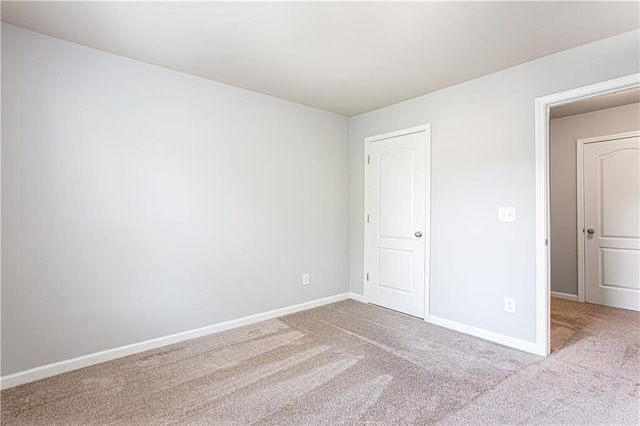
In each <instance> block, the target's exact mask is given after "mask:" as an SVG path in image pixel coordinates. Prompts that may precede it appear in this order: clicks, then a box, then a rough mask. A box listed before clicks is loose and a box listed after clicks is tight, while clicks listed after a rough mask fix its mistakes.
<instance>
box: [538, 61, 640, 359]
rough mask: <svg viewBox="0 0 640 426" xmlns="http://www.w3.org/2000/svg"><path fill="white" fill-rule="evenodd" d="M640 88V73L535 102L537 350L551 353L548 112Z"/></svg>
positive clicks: (557, 94)
mask: <svg viewBox="0 0 640 426" xmlns="http://www.w3.org/2000/svg"><path fill="white" fill-rule="evenodd" d="M635 87H640V73H636V74H631V75H628V76H625V77H620V78H616V79H613V80H608V81H603V82H601V83H596V84H592V85H589V86H584V87H579V88H576V89H572V90H567V91H564V92H560V93H554V94H551V95H547V96H543V97H540V98H536V99H535V181H536V231H535V232H536V284H535V286H536V289H535V290H536V292H535V293H536V351H535V353H537V354H538V355H542V356H547V355H549V353H550V352H551V346H550V345H551V339H550V334H551V329H550V327H551V320H550V313H551V312H550V297H551V268H550V267H549V265H550V264H551V259H550V250H549V247H550V246H549V245H547V242H549V244H551V241H550V235H549V109H550V108H551V107H556V106H560V105H564V104H567V103H570V102H575V101H578V100H582V99H588V98H592V97H594V96H600V95H605V94H607V93H613V92H618V91H621V90H627V89H632V88H635Z"/></svg>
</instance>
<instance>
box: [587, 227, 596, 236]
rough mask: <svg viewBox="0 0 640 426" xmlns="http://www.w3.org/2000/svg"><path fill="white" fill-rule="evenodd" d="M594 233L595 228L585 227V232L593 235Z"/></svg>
mask: <svg viewBox="0 0 640 426" xmlns="http://www.w3.org/2000/svg"><path fill="white" fill-rule="evenodd" d="M595 233H596V230H595V229H593V228H589V229H587V234H589V235H593V234H595Z"/></svg>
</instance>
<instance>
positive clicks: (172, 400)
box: [1, 300, 640, 425]
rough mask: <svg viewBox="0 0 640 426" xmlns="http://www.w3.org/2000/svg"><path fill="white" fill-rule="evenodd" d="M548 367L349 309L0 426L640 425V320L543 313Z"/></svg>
mask: <svg viewBox="0 0 640 426" xmlns="http://www.w3.org/2000/svg"><path fill="white" fill-rule="evenodd" d="M552 312H553V315H552V347H553V350H554V352H553V353H552V355H551V356H549V357H547V358H542V357H537V356H533V355H530V354H526V353H523V352H520V351H517V350H513V349H509V348H505V347H503V346H500V345H497V344H493V343H490V342H487V341H484V340H481V339H477V338H474V337H470V336H467V335H464V334H460V333H456V332H453V331H450V330H446V329H443V328H440V327H436V326H433V325H431V324H427V323H425V322H424V321H422V320H419V319H416V318H412V317H408V316H405V315H402V314H399V313H396V312H393V311H389V310H386V309H383V308H379V307H375V306H372V305H365V304H362V303H358V302H355V301H352V300H347V301H343V302H339V303H335V304H332V305H328V306H324V307H320V308H316V309H311V310H308V311H305V312H300V313H296V314H293V315H289V316H285V317H282V318H279V319H275V320H270V321H265V322H262V323H259V324H255V325H251V326H247V327H242V328H239V329H235V330H230V331H227V332H224V333H219V334H215V335H212V336H207V337H204V338H200V339H196V340H191V341H188V342H183V343H179V344H175V345H172V346H167V347H164V348H161V349H157V350H153V351H149V352H145V353H141V354H137V355H132V356H129V357H126V358H121V359H118V360H115V361H110V362H107V363H103V364H100V365H96V366H92V367H88V368H84V369H82V370H77V371H73V372H70V373H66V374H62V375H59V376H56V377H51V378H48V379H44V380H41V381H38V382H34V383H30V384H27V385H23V386H19V387H15V388H12V389H8V390H6V391H3V392H2V408H1V412H2V424H7V425H10V424H20V425H43V424H65V425H67V424H122V425H136V424H140V425H156V424H194V425H201V424H202V425H204V424H214V425H224V424H258V425H285V424H296V425H344V424H380V425H400V424H439V425H485V424H571V425H574V424H615V425H620V424H633V425H637V424H639V423H640V415H639V410H640V404H639V401H640V357H639V355H638V349H639V347H640V315H639V314H638V313H635V312H630V311H624V310H617V309H611V308H605V307H599V306H594V305H587V304H578V303H573V302H566V301H561V300H553V302H552Z"/></svg>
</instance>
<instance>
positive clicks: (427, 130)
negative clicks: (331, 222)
mask: <svg viewBox="0 0 640 426" xmlns="http://www.w3.org/2000/svg"><path fill="white" fill-rule="evenodd" d="M421 132H424V135H425V138H426V150H425V151H426V158H425V161H426V173H425V180H426V181H425V189H426V194H425V215H426V217H425V224H424V231H422V232H423V236H422V238H423V239H424V245H425V254H424V269H425V270H424V313H423V318H425V320H426V318H428V317H429V282H430V270H431V268H430V260H431V250H430V243H431V125H430V124H423V125H420V126H415V127H410V128H406V129H401V130H397V131H393V132H388V133H383V134H379V135H374V136H369V137H366V138H365V139H364V158H363V164H364V170H365V175H364V193H365V194H364V207H365V208H364V216H363V223H364V227H363V229H364V231H363V232H364V249H363V251H364V268H363V271H362V281H363V288H364V302H365V303H369V302H370V291H369V290H370V288H369V276H370V273H371V271H370V270H369V267H370V265H369V259H368V258H369V256H370V253H369V250H370V249H369V244H370V238H369V228H370V222H369V221H370V212H371V205H370V194H369V192H370V191H369V187H370V183H371V182H370V176H369V166H370V161H371V159H370V147H371V143H373V142H380V141H383V140H386V139H392V138H396V137H399V136H407V135H412V134H415V133H421ZM398 239H404V238H398Z"/></svg>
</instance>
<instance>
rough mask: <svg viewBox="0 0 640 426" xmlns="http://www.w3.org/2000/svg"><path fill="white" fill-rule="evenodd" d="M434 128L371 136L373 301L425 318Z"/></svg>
mask: <svg viewBox="0 0 640 426" xmlns="http://www.w3.org/2000/svg"><path fill="white" fill-rule="evenodd" d="M429 137H430V135H429V127H428V126H422V127H419V128H413V129H407V130H406V131H404V132H395V133H391V134H387V135H380V136H377V137H373V138H367V140H366V143H367V145H368V159H367V164H366V166H367V167H368V202H367V207H368V208H367V212H366V214H367V218H366V219H365V226H366V232H367V247H366V267H365V269H366V274H367V277H368V280H367V281H366V284H365V285H366V286H367V289H366V292H365V294H366V296H367V301H368V302H369V303H373V304H376V305H380V306H384V307H386V308H390V309H393V310H396V311H400V312H404V313H406V314H409V315H413V316H416V317H420V318H424V317H425V303H426V302H425V292H426V289H425V287H426V279H425V277H428V274H427V267H426V266H427V263H428V262H427V259H428V256H427V249H428V242H429V234H430V233H429V228H428V223H429V220H428V199H429V194H428V190H429V185H428V180H429V168H428V164H429V161H428V156H429Z"/></svg>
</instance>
